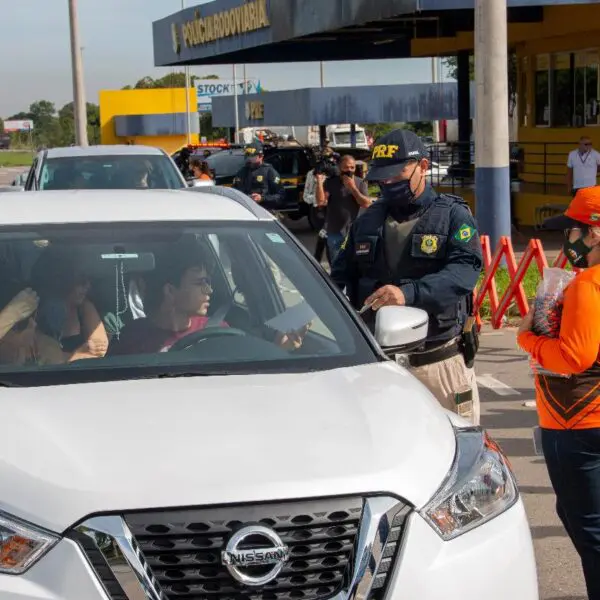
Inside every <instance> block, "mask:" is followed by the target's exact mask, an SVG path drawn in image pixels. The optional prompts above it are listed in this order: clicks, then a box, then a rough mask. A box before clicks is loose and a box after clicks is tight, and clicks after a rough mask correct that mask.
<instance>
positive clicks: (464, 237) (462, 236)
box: [454, 223, 475, 243]
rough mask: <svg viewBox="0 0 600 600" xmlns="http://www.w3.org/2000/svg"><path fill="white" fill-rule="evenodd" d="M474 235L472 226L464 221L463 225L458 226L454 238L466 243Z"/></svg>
mask: <svg viewBox="0 0 600 600" xmlns="http://www.w3.org/2000/svg"><path fill="white" fill-rule="evenodd" d="M474 235H475V230H474V229H473V228H472V227H470V226H469V225H467V224H466V223H464V224H463V225H461V226H460V229H459V230H458V231H457V232H456V235H455V236H454V239H455V240H456V241H458V242H464V243H467V242H470V241H471V240H472V239H473V236H474Z"/></svg>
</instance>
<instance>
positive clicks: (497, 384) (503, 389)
mask: <svg viewBox="0 0 600 600" xmlns="http://www.w3.org/2000/svg"><path fill="white" fill-rule="evenodd" d="M477 383H478V384H479V385H482V386H483V387H486V388H488V389H489V390H492V392H494V393H495V394H498V396H520V395H521V392H518V391H517V390H515V389H513V388H511V387H510V386H508V385H506V384H505V383H502V382H501V381H498V380H497V379H496V378H495V377H492V376H491V375H478V376H477Z"/></svg>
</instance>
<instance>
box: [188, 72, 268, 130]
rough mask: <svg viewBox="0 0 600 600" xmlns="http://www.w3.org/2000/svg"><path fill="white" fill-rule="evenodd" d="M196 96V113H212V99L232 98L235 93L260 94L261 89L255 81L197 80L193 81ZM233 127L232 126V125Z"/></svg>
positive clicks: (258, 82)
mask: <svg viewBox="0 0 600 600" xmlns="http://www.w3.org/2000/svg"><path fill="white" fill-rule="evenodd" d="M195 86H196V96H197V97H198V112H200V113H203V112H212V99H213V98H220V97H222V96H233V95H235V93H236V92H237V93H238V94H239V95H240V96H241V95H245V94H260V93H261V91H262V87H261V85H260V81H258V80H257V79H245V80H242V81H233V80H226V79H197V80H196V81H195ZM232 126H233V125H232Z"/></svg>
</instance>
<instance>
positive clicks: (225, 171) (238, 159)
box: [206, 151, 246, 177]
mask: <svg viewBox="0 0 600 600" xmlns="http://www.w3.org/2000/svg"><path fill="white" fill-rule="evenodd" d="M245 161H246V159H245V157H244V155H243V154H240V153H235V154H232V153H230V152H225V151H224V152H219V153H217V154H212V155H211V156H209V157H208V158H207V159H206V162H207V163H208V166H209V168H210V169H211V170H212V171H214V172H215V175H216V177H234V176H235V175H237V173H238V171H239V170H240V169H241V168H242V167H243V166H244V163H245Z"/></svg>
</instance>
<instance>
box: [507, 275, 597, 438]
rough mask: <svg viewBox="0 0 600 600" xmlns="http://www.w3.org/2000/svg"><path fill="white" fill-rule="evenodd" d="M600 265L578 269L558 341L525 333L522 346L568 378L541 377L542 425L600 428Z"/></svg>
mask: <svg viewBox="0 0 600 600" xmlns="http://www.w3.org/2000/svg"><path fill="white" fill-rule="evenodd" d="M599 309H600V265H598V266H595V267H591V268H589V269H586V270H584V271H582V272H581V273H579V274H578V275H577V276H576V277H575V279H573V281H572V282H571V283H570V284H569V286H568V287H567V289H566V290H565V294H564V304H563V312H562V320H561V327H560V335H559V337H558V338H556V339H552V338H547V337H542V336H536V335H535V334H533V333H531V332H526V333H522V334H521V335H520V336H519V339H518V342H519V345H520V346H521V348H523V350H525V351H526V352H528V353H529V354H531V356H532V358H533V359H534V360H535V361H536V362H537V363H538V364H540V365H541V366H542V367H543V368H544V369H547V370H548V371H551V372H554V373H562V374H564V375H569V377H566V378H565V377H547V376H545V375H536V378H535V388H536V399H537V410H538V416H539V422H540V426H541V427H544V428H546V429H592V428H596V427H599V428H600V310H599Z"/></svg>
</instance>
